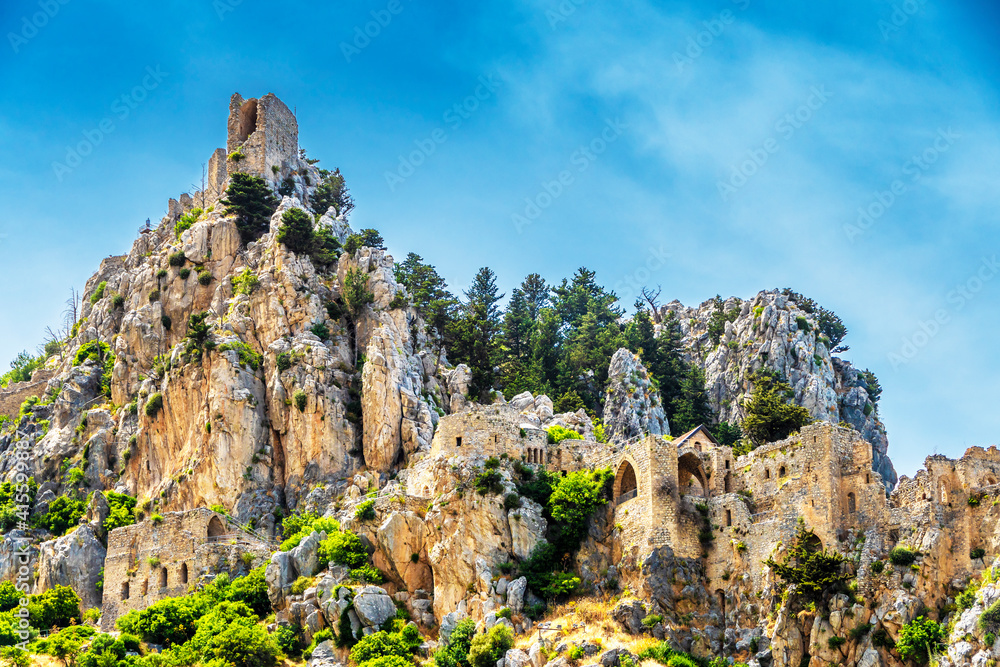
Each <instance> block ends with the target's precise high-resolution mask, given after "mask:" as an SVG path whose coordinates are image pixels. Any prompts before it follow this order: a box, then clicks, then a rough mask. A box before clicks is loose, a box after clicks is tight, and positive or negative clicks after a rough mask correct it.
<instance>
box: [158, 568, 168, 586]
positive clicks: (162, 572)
mask: <svg viewBox="0 0 1000 667" xmlns="http://www.w3.org/2000/svg"><path fill="white" fill-rule="evenodd" d="M166 587H167V566H166V565H164V566H163V567H161V568H160V588H166Z"/></svg>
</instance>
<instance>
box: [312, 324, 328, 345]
mask: <svg viewBox="0 0 1000 667" xmlns="http://www.w3.org/2000/svg"><path fill="white" fill-rule="evenodd" d="M309 331H311V332H313V334H315V335H316V337H317V338H319V339H320V340H322V341H327V340H330V328H329V327H328V326H326V322H319V323H317V324H314V325H312V327H310V329H309Z"/></svg>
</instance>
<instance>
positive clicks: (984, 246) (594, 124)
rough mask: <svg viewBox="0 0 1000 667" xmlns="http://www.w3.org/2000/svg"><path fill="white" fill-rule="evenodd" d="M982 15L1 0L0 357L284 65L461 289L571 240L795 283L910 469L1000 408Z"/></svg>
mask: <svg viewBox="0 0 1000 667" xmlns="http://www.w3.org/2000/svg"><path fill="white" fill-rule="evenodd" d="M46 8H47V11H48V14H49V15H44V14H40V12H44V11H46ZM373 12H374V15H373ZM378 18H381V19H382V22H383V23H384V24H385V25H380V26H376V25H375V24H371V25H367V28H368V30H369V32H370V33H372V34H375V36H374V37H372V38H370V39H369V40H368V41H367V43H366V42H365V41H364V40H363V39H358V40H357V41H355V40H356V38H357V34H358V32H362V33H363V31H364V30H365V28H366V24H369V23H370V22H371V21H373V20H376V19H378ZM38 26H40V27H38ZM997 26H998V14H997V10H996V9H995V8H994V7H993V6H991V5H989V4H986V3H985V2H983V3H977V2H962V1H960V0H956V1H954V2H951V3H940V2H932V1H931V0H923V1H921V0H909V2H906V3H902V2H900V3H895V4H894V3H890V2H881V1H871V2H850V1H848V2H842V3H836V4H833V5H829V6H824V5H822V4H816V3H812V4H809V5H802V4H801V3H790V2H774V1H763V0H738V1H737V2H732V1H730V0H719V1H715V2H701V3H681V2H676V3H675V2H647V1H639V0H633V1H628V0H626V1H624V2H620V3H614V4H613V5H609V4H607V3H598V2H596V1H594V0H565V1H563V2H562V3H560V2H557V1H556V0H551V1H546V0H539V1H537V2H535V1H528V0H524V1H513V2H511V1H508V2H494V1H492V0H484V1H482V2H478V3H458V2H437V3H432V4H426V3H424V4H421V3H416V2H413V1H412V0H394V2H390V1H389V0H384V1H383V0H375V1H372V2H365V3H352V4H351V6H349V7H348V6H344V5H341V4H340V3H332V4H330V5H326V4H325V3H306V2H285V3H281V5H275V4H274V3H265V2H262V1H260V0H242V2H240V1H239V0H217V1H215V2H213V1H212V0H201V1H198V2H194V1H189V2H183V3H182V2H171V1H169V0H164V1H163V2H159V3H128V4H125V3H119V2H102V1H100V0H95V1H91V2H84V1H83V0H62V1H61V2H60V0H42V2H41V3H39V2H38V0H35V1H34V2H24V1H21V0H10V1H8V2H4V3H3V4H2V7H0V28H2V32H3V35H4V39H3V43H2V44H0V61H2V65H0V90H2V91H3V95H4V98H5V103H4V104H3V106H2V107H0V153H2V155H3V156H4V159H3V160H2V161H0V203H2V206H0V258H2V262H3V268H4V271H3V273H2V278H0V281H2V282H0V285H2V290H0V312H2V313H3V316H2V318H0V358H2V359H9V358H12V357H13V356H14V355H15V354H16V353H17V352H18V351H20V350H21V349H24V348H29V349H31V348H34V346H35V345H36V344H37V343H38V342H39V341H40V340H41V338H42V334H43V330H44V328H45V326H47V325H50V324H52V325H54V324H57V323H58V320H59V318H60V312H61V310H62V304H63V301H64V300H65V297H66V296H67V294H68V291H69V289H70V287H76V288H81V287H82V286H83V283H84V282H85V280H86V279H87V278H88V277H89V276H90V275H91V273H92V272H93V271H94V270H95V269H96V268H97V266H98V263H99V262H100V260H101V259H102V258H103V257H105V256H107V255H111V254H120V253H122V252H125V251H127V249H128V248H129V246H130V244H131V242H132V240H133V238H134V237H135V234H136V230H137V228H138V227H139V225H140V224H141V223H142V222H143V221H144V220H145V219H146V218H147V217H150V218H153V220H154V221H155V220H158V219H159V217H160V216H162V215H163V214H164V213H165V211H166V203H167V199H168V198H169V197H176V196H177V195H178V194H179V193H181V192H184V191H187V190H190V189H191V184H192V183H195V182H196V181H197V180H198V179H199V178H200V174H201V165H202V164H203V163H205V162H207V160H208V157H209V156H210V154H211V152H212V150H213V149H215V148H216V147H219V146H224V144H225V132H226V127H225V124H226V114H227V110H228V100H229V96H230V95H231V94H232V93H233V92H236V91H239V92H240V93H241V94H243V95H244V96H245V97H251V96H259V95H262V94H264V93H267V92H274V93H275V94H277V95H278V96H279V97H281V98H282V99H283V100H284V101H285V102H286V103H287V104H288V105H289V106H291V107H295V108H296V109H297V113H298V119H299V126H300V143H301V145H302V146H303V147H305V148H306V149H307V150H308V151H309V153H310V155H311V156H312V157H318V158H320V159H321V160H322V162H321V163H320V166H325V167H327V168H333V167H334V166H339V167H340V168H341V169H342V170H343V172H344V174H345V175H346V177H347V178H348V182H349V184H350V187H351V189H352V192H353V194H354V196H355V199H356V200H357V204H358V206H357V209H356V212H355V213H354V215H353V218H352V224H353V225H354V226H355V227H359V226H360V227H369V226H372V227H376V228H378V229H379V230H381V231H382V233H383V235H384V236H385V237H386V239H387V241H388V244H389V246H390V249H391V250H392V251H393V252H394V254H395V255H396V256H397V257H402V256H403V255H405V253H406V252H407V251H410V250H412V251H415V252H417V253H419V254H421V255H423V256H424V257H425V258H426V259H427V260H428V261H430V262H431V263H433V264H435V265H436V266H437V267H438V268H439V270H440V271H441V272H442V273H443V274H444V275H445V276H446V277H447V279H448V280H449V281H450V283H451V284H452V286H453V287H455V288H457V289H460V288H462V287H463V286H464V285H465V283H466V282H467V281H468V280H469V279H470V278H471V276H472V275H473V274H474V272H475V271H476V269H477V268H478V267H480V266H483V265H489V266H491V267H492V268H494V270H496V271H497V273H498V274H499V276H500V279H501V283H502V286H503V288H504V289H505V290H507V291H509V289H510V288H511V287H512V286H513V285H515V284H516V283H517V282H519V281H520V280H521V278H522V277H523V276H524V275H525V274H527V273H529V272H532V271H538V272H541V273H542V274H543V275H544V276H546V277H547V278H549V279H550V280H557V279H559V278H561V277H563V276H567V275H570V274H571V273H572V272H573V271H574V270H575V269H576V268H577V267H579V266H581V265H585V266H587V267H589V268H591V269H594V270H596V271H597V272H598V278H599V279H600V280H602V281H603V282H604V283H605V284H606V285H608V286H611V287H614V288H615V289H616V290H617V291H618V292H619V294H620V295H621V296H622V298H623V301H625V302H626V303H627V304H631V302H632V300H633V299H634V290H633V287H632V285H633V284H636V283H639V282H642V281H645V282H648V283H650V284H660V285H662V286H663V288H664V295H665V296H666V297H667V300H670V299H673V298H678V299H680V300H681V301H683V302H685V303H687V304H691V305H694V304H697V303H700V302H701V301H703V300H705V299H708V298H710V297H712V296H714V295H715V294H716V293H721V294H722V295H724V296H726V295H736V296H741V297H750V296H752V295H753V294H755V293H756V292H757V291H759V290H761V289H770V288H774V287H785V286H790V287H793V288H794V289H796V290H798V291H800V292H803V293H805V294H807V295H809V296H812V297H813V298H815V299H816V300H817V301H819V302H820V303H822V304H824V305H825V306H827V307H828V308H831V309H833V310H835V311H836V312H837V313H838V314H839V315H841V317H842V318H843V319H844V320H845V321H846V323H847V324H848V326H849V327H850V329H851V333H850V335H849V337H848V340H847V342H848V343H850V345H851V348H852V349H851V351H850V352H848V353H847V354H846V355H845V356H847V357H848V358H849V359H851V360H853V361H854V362H855V363H856V364H857V365H859V366H861V367H868V368H871V369H872V370H874V371H875V372H876V374H877V375H878V376H879V378H880V379H881V381H882V385H883V387H884V388H885V391H884V396H883V399H882V407H881V413H882V415H883V418H884V420H885V422H886V424H887V427H888V430H889V439H890V455H891V457H892V459H893V461H894V462H895V464H896V466H897V468H898V469H899V471H900V472H901V473H905V474H912V473H913V472H914V471H915V470H916V469H917V468H918V467H920V465H921V464H922V461H923V458H924V457H925V456H926V455H927V454H930V453H932V452H938V453H943V454H948V455H950V456H958V455H960V454H961V453H962V452H963V451H964V449H965V448H966V447H968V446H972V445H982V446H988V445H990V444H993V443H996V441H997V439H998V437H997V434H998V433H1000V410H996V408H995V404H996V399H997V396H998V384H1000V380H998V378H1000V351H998V347H997V345H996V344H995V340H996V335H995V332H996V330H997V327H998V325H1000V322H998V320H1000V312H998V309H997V308H996V307H995V306H996V303H997V296H998V294H1000V276H996V275H994V274H995V273H996V272H998V271H1000V266H996V265H994V264H993V258H994V257H995V256H996V255H997V254H998V245H1000V244H998V241H1000V234H998V231H997V210H998V204H1000V189H998V188H997V187H996V179H997V175H998V174H1000V124H998V120H1000V118H998V116H1000V111H998V110H1000V105H998V99H997V89H996V82H997V81H998V80H1000V78H998V76H997V75H998V71H997V70H998V65H1000V57H998V50H997V47H996V46H995V34H996V29H997ZM376 33H377V34H376ZM12 35H13V36H12ZM991 39H992V42H993V43H992V44H991ZM345 44H347V45H349V47H347V48H345V46H344V45H345ZM359 47H363V48H359ZM151 73H153V74H151ZM154 74H155V76H154ZM483 82H486V83H485V84H484V83H483ZM143 86H145V87H143ZM137 87H138V88H137ZM477 94H478V99H477V98H476V95H477ZM123 95H125V96H126V98H125V100H123V99H122V96H123ZM456 105H459V109H461V111H458V110H456V108H455V107H456ZM102 125H103V129H102ZM106 130H110V131H106ZM98 133H100V135H103V136H102V137H101V139H100V141H99V142H97V140H96V138H97V137H98V136H99V135H98ZM602 135H603V136H602ZM88 136H89V137H90V140H91V142H92V143H94V144H96V145H94V146H93V150H92V151H90V152H89V154H88V155H86V156H82V157H81V158H80V160H79V163H78V164H75V162H74V160H73V159H70V162H74V165H73V166H72V167H70V168H68V169H62V168H54V166H53V164H54V163H64V164H67V150H68V148H69V147H72V146H77V145H78V144H79V143H80V142H82V141H86V140H87V139H86V137H88ZM434 137H436V138H437V141H435V140H434ZM84 148H85V149H86V146H84ZM415 151H416V152H415ZM401 161H403V162H405V163H406V164H405V165H403V166H401ZM414 163H419V166H415V167H414V168H413V169H412V173H411V171H410V170H409V169H408V166H407V165H409V166H412V165H413V164H414ZM57 172H58V173H57ZM393 173H395V174H396V177H387V174H393ZM400 174H403V175H404V176H405V178H404V177H401V176H400ZM561 177H562V179H563V183H559V180H560V178H561ZM550 193H558V194H557V195H556V196H554V197H553V196H551V195H550ZM532 204H533V205H534V206H535V207H537V208H532ZM859 209H862V210H867V211H868V217H866V218H860V222H859V215H860V214H859ZM528 213H530V214H531V215H532V216H533V217H532V219H530V220H528V217H527V216H526V214H528ZM516 215H521V216H525V217H524V218H523V219H522V220H521V222H520V224H519V223H518V222H517V221H516V220H517V219H516V218H515V217H514V216H516ZM525 221H527V222H529V223H530V224H524V222H525ZM663 257H669V259H668V260H667V261H662V259H661V258H663ZM994 278H997V279H994ZM927 332H931V333H930V334H928V333H927ZM2 363H4V364H5V363H6V362H2Z"/></svg>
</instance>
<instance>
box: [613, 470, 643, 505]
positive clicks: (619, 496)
mask: <svg viewBox="0 0 1000 667" xmlns="http://www.w3.org/2000/svg"><path fill="white" fill-rule="evenodd" d="M638 493H639V487H638V484H637V482H636V478H635V468H633V467H632V464H631V463H629V462H628V461H622V464H621V465H620V466H618V474H616V475H615V504H616V505H617V504H619V503H623V502H625V501H627V500H631V499H632V498H635V497H636V495H637V494H638Z"/></svg>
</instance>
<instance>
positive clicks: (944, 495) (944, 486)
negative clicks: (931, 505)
mask: <svg viewBox="0 0 1000 667" xmlns="http://www.w3.org/2000/svg"><path fill="white" fill-rule="evenodd" d="M947 502H948V483H947V482H945V481H944V480H943V479H942V480H941V503H942V504H944V503H947Z"/></svg>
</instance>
